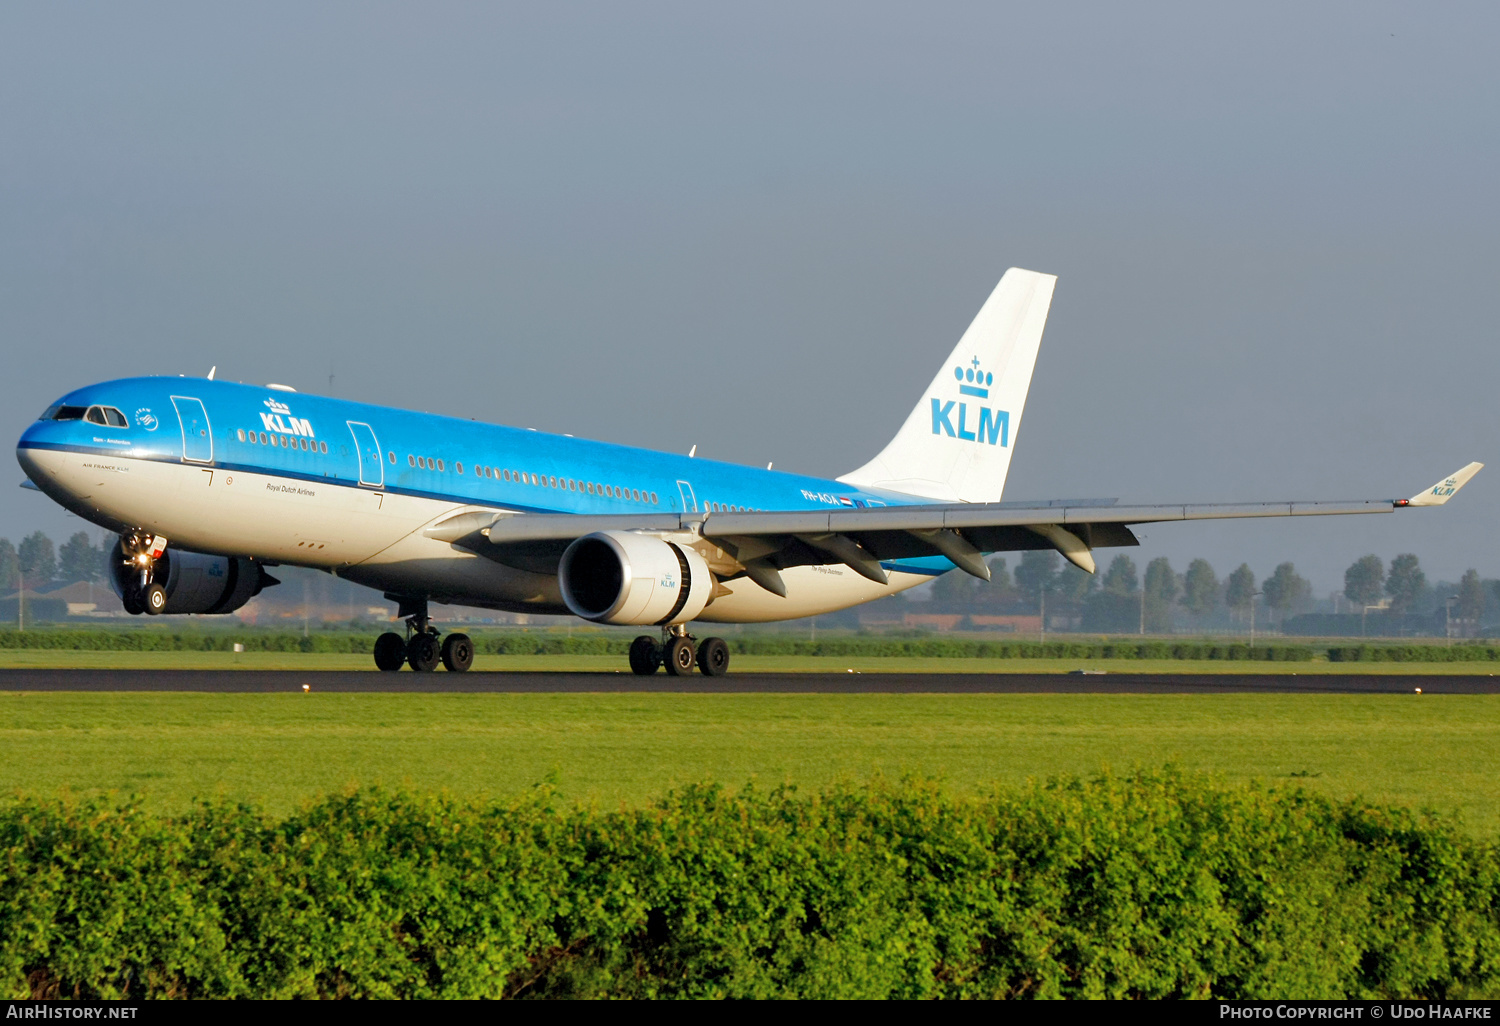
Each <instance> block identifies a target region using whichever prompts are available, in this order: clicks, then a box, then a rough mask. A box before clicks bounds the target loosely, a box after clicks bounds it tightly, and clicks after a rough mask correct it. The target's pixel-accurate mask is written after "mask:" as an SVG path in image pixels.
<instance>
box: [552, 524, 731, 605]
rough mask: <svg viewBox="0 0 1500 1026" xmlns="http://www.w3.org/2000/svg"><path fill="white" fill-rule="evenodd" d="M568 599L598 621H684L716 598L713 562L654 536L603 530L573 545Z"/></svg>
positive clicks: (560, 574)
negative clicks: (712, 569)
mask: <svg viewBox="0 0 1500 1026" xmlns="http://www.w3.org/2000/svg"><path fill="white" fill-rule="evenodd" d="M557 580H558V583H559V584H560V585H561V586H562V595H563V601H564V602H566V603H567V604H568V608H569V609H570V610H572V611H573V613H574V614H575V615H577V616H581V617H583V618H584V619H585V620H593V621H594V622H596V623H613V624H626V623H629V624H672V623H684V622H686V621H688V620H691V619H692V618H693V617H695V616H697V615H698V614H699V613H701V612H703V607H704V606H707V605H708V602H709V599H710V598H712V597H713V592H714V579H713V575H712V574H710V573H709V570H708V564H707V563H705V562H704V561H703V557H702V556H700V555H698V553H697V552H695V551H694V550H693V549H691V548H688V547H687V546H684V545H678V544H677V543H675V542H672V541H668V540H666V539H663V538H658V537H655V536H653V535H647V534H635V533H633V532H630V531H599V532H596V533H595V534H587V535H584V536H583V537H582V538H579V539H578V540H577V541H575V542H573V544H571V545H569V546H568V548H567V551H565V552H564V553H563V557H562V562H561V563H560V564H559V566H558V570H557Z"/></svg>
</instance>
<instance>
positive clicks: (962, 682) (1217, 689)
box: [0, 669, 1500, 695]
mask: <svg viewBox="0 0 1500 1026" xmlns="http://www.w3.org/2000/svg"><path fill="white" fill-rule="evenodd" d="M304 684H306V685H307V686H308V687H309V689H310V690H314V691H318V692H342V691H348V692H381V691H385V692H443V691H447V692H471V693H482V692H494V693H497V694H538V693H546V692H571V693H587V692H659V693H662V694H671V693H680V694H735V693H741V694H743V693H760V694H776V693H781V694H824V695H829V694H833V695H837V694H971V695H972V694H1027V693H1042V692H1045V693H1050V694H1091V695H1108V694H1132V693H1133V694H1158V695H1160V694H1182V695H1224V694H1245V693H1253V692H1259V693H1264V694H1298V693H1302V692H1306V693H1309V694H1403V693H1404V694H1412V693H1413V692H1414V691H1415V690H1416V689H1417V688H1421V689H1422V692H1423V694H1432V695H1440V694H1449V695H1452V694H1464V695H1493V694H1500V677H1490V676H1474V677H1460V676H1435V675H1434V676H1421V675H1404V674H1403V675H1395V674H1380V675H1376V674H1348V675H1344V674H1325V673H1319V674H1280V673H1274V674H1273V673H1267V674H1258V673H1242V674H1241V673H1225V674H1188V673H1183V674H1174V673H1160V674H1152V673H1111V674H1104V675H1092V674H1091V675H1073V674H1056V673H863V674H860V673H844V674H839V673H738V674H737V673H731V674H729V675H728V676H726V677H720V678H718V679H717V680H710V679H709V678H707V677H704V676H702V675H701V674H696V673H695V674H693V675H692V676H691V677H668V676H667V675H666V674H661V673H659V674H657V675H656V676H655V677H650V678H645V679H643V678H640V677H636V676H633V675H632V674H629V673H475V672H469V673H464V674H457V673H455V674H449V673H444V672H441V671H439V672H437V673H430V674H415V673H410V672H407V671H402V672H400V673H389V674H388V673H374V672H368V673H356V672H331V671H313V672H302V671H297V670H274V671H271V670H267V671H262V670H42V669H36V670H30V669H17V670H0V691H204V692H213V693H219V694H226V693H251V694H255V693H262V694H269V693H275V692H278V691H301V690H302V686H303V685H304Z"/></svg>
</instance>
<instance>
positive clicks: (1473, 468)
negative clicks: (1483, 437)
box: [1397, 463, 1484, 506]
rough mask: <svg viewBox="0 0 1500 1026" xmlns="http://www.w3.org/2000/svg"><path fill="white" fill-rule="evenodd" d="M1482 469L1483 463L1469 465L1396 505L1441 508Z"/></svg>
mask: <svg viewBox="0 0 1500 1026" xmlns="http://www.w3.org/2000/svg"><path fill="white" fill-rule="evenodd" d="M1482 469H1484V464H1483V463H1470V464H1469V465H1468V466H1467V467H1464V468H1463V469H1462V470H1458V471H1455V472H1454V473H1452V474H1450V475H1448V476H1447V477H1445V478H1443V479H1442V480H1441V481H1439V482H1438V483H1437V484H1435V485H1433V486H1432V487H1431V488H1428V489H1426V490H1424V491H1420V492H1418V493H1417V494H1416V495H1413V496H1412V497H1411V498H1410V499H1407V500H1406V501H1405V502H1398V503H1397V505H1398V506H1441V505H1442V504H1443V503H1445V502H1447V501H1448V500H1449V499H1451V498H1453V496H1454V494H1455V493H1456V492H1457V491H1458V490H1459V489H1460V488H1462V487H1463V486H1464V485H1466V484H1468V483H1469V478H1471V477H1473V476H1474V475H1475V474H1477V473H1479V472H1480V471H1481V470H1482Z"/></svg>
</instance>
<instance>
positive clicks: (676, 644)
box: [630, 623, 729, 677]
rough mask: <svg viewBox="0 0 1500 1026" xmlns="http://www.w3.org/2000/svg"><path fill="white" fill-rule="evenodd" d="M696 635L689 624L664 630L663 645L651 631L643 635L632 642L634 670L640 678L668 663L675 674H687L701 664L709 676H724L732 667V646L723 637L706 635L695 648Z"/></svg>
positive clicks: (682, 675) (632, 668) (662, 632)
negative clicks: (690, 630)
mask: <svg viewBox="0 0 1500 1026" xmlns="http://www.w3.org/2000/svg"><path fill="white" fill-rule="evenodd" d="M693 640H694V639H693V636H692V635H691V634H689V633H688V632H687V625H686V624H680V623H679V624H674V625H673V626H671V627H663V628H662V630H661V644H657V641H656V639H655V638H653V637H652V636H651V635H649V634H642V635H641V636H640V637H638V638H636V639H635V641H633V642H632V643H631V645H630V671H631V672H632V673H634V674H635V675H636V676H638V677H649V676H651V675H652V674H654V673H655V672H656V671H657V668H658V667H661V666H666V668H667V673H669V674H671V675H672V676H673V677H685V676H687V675H688V674H690V673H692V672H693V667H694V666H695V665H696V666H697V667H698V672H699V673H701V674H703V675H704V676H705V677H722V676H723V675H724V674H725V673H726V672H728V670H729V645H728V643H727V642H725V640H724V639H723V638H704V639H703V640H702V641H701V642H699V643H698V645H697V647H696V648H694V645H693Z"/></svg>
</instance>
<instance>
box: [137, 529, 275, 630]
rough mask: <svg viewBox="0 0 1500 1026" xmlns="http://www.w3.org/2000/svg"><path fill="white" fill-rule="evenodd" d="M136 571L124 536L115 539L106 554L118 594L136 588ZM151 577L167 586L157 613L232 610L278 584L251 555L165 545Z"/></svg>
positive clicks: (223, 611)
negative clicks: (163, 603)
mask: <svg viewBox="0 0 1500 1026" xmlns="http://www.w3.org/2000/svg"><path fill="white" fill-rule="evenodd" d="M136 574H137V571H136V569H135V567H134V564H133V563H132V561H131V559H130V557H128V556H127V555H126V553H125V545H124V541H123V540H121V541H117V542H115V547H114V548H113V549H112V550H110V556H109V582H110V584H111V586H113V588H114V590H115V594H116V595H119V596H120V598H121V599H126V596H127V595H128V594H130V593H131V592H132V591H133V590H134V589H136V588H137V587H138V585H137V580H136ZM152 579H153V580H154V581H155V582H156V583H158V584H160V585H162V586H163V587H164V588H166V589H167V605H166V608H164V609H163V610H162V612H163V613H232V612H234V611H235V610H236V609H238V608H240V607H241V606H243V605H244V604H245V603H246V602H249V601H250V600H251V599H252V598H254V597H255V596H256V595H258V594H260V591H261V589H262V588H268V587H270V586H271V585H273V584H280V583H281V582H280V581H278V580H276V578H274V577H272V576H271V575H270V574H268V573H266V571H265V569H264V568H263V567H262V566H261V565H260V564H259V563H257V562H256V561H255V560H253V559H246V558H244V557H243V556H205V555H203V554H202V553H199V552H180V551H174V550H172V549H171V548H170V547H169V548H167V549H166V550H165V551H164V552H162V554H161V555H160V556H158V557H156V560H155V565H154V566H153V568H152ZM129 607H130V602H129V600H128V599H126V608H129ZM135 611H139V607H137V608H136V610H135Z"/></svg>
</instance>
